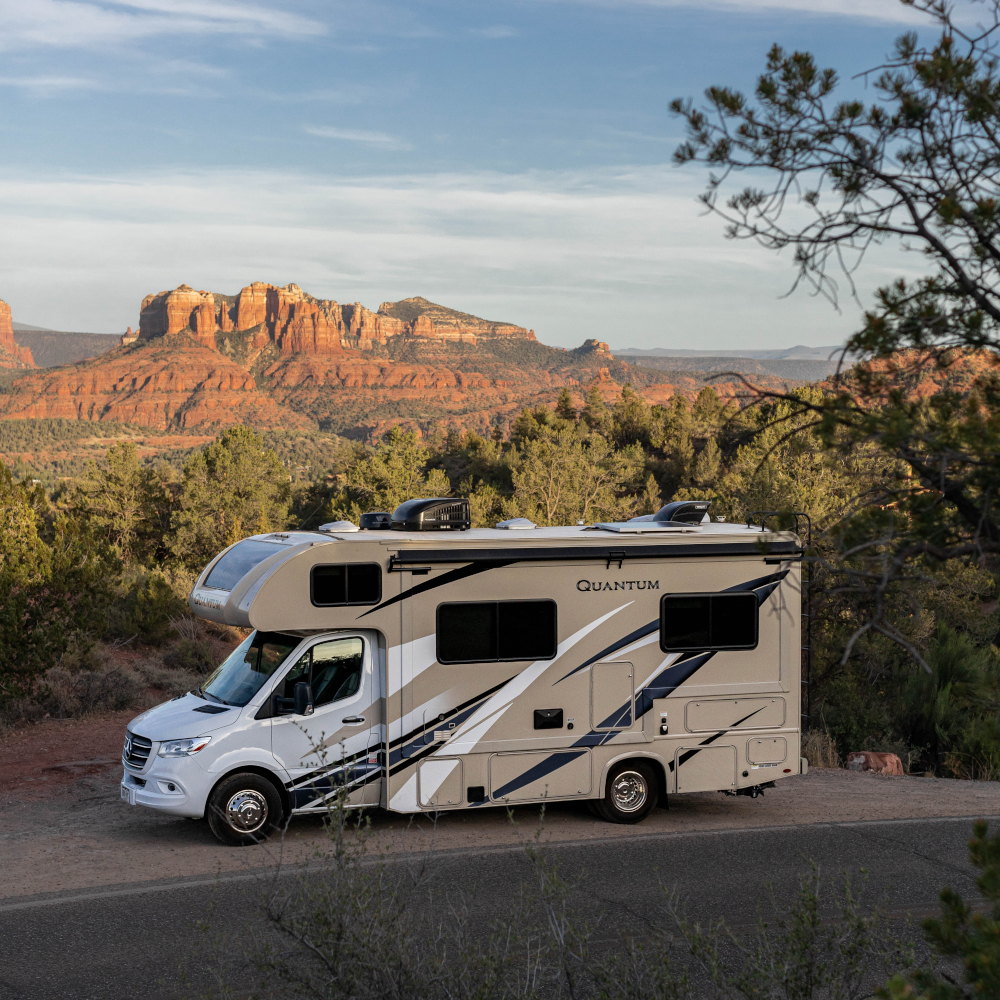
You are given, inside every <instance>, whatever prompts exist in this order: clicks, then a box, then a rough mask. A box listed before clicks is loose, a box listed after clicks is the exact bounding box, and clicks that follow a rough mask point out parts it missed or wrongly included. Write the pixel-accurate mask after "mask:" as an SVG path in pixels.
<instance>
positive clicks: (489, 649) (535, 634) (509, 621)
mask: <svg viewBox="0 0 1000 1000" xmlns="http://www.w3.org/2000/svg"><path fill="white" fill-rule="evenodd" d="M556 644H557V643H556V602H555V601H477V602H474V603H472V602H470V603H457V604H440V605H438V609H437V658H438V662H439V663H496V662H499V661H502V660H551V659H552V658H553V657H554V656H555V655H556Z"/></svg>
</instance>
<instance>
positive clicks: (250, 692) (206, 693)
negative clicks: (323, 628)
mask: <svg viewBox="0 0 1000 1000" xmlns="http://www.w3.org/2000/svg"><path fill="white" fill-rule="evenodd" d="M299 642H300V640H299V639H296V638H295V636H293V635H283V634H282V633H281V632H251V633H250V635H248V636H247V637H246V638H245V639H244V640H243V642H241V643H240V644H239V645H238V646H237V647H236V648H235V649H234V650H233V651H232V652H231V653H230V654H229V656H227V657H226V659H225V662H223V663H222V665H221V666H219V667H216V669H215V670H214V672H213V673H212V676H211V677H209V678H208V680H207V681H205V683H204V684H203V685H202V687H201V688H199V689H198V691H196V692H195V693H196V694H199V695H201V696H202V697H203V698H207V699H208V700H209V701H216V702H221V703H222V704H223V705H245V704H246V703H247V702H248V701H249V700H250V699H251V698H252V697H253V696H254V695H255V694H256V693H257V692H258V691H259V690H260V689H261V688H262V687H263V686H264V682H265V681H266V680H267V679H268V677H270V676H271V674H273V673H274V672H275V670H277V669H278V667H280V666H281V664H282V663H284V662H285V660H286V659H287V657H288V654H289V653H290V652H291V651H292V650H293V649H295V647H296V646H297V645H298V644H299Z"/></svg>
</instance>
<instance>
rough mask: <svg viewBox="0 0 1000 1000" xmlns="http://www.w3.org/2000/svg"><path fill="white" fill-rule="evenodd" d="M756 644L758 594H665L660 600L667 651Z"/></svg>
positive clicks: (662, 636)
mask: <svg viewBox="0 0 1000 1000" xmlns="http://www.w3.org/2000/svg"><path fill="white" fill-rule="evenodd" d="M756 645H757V597H756V595H755V594H664V596H663V598H662V599H661V601H660V648H661V649H662V650H663V651H664V652H666V653H688V652H701V651H705V650H715V649H753V648H754V647H756Z"/></svg>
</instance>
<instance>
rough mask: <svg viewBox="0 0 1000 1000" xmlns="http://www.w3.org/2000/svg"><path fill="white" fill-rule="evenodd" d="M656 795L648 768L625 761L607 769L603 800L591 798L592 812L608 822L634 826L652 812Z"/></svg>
mask: <svg viewBox="0 0 1000 1000" xmlns="http://www.w3.org/2000/svg"><path fill="white" fill-rule="evenodd" d="M658 794H659V790H658V788H657V785H656V778H655V776H654V773H653V769H652V767H651V766H650V765H649V764H645V763H643V762H642V761H626V762H625V763H622V764H616V765H615V766H614V767H613V768H612V769H611V771H610V773H609V774H608V783H607V785H606V786H605V788H604V798H603V799H595V800H594V804H593V809H594V812H595V813H596V814H597V815H598V816H600V817H601V819H605V820H607V821H608V822H609V823H638V822H639V821H640V820H643V819H645V818H646V817H647V816H648V815H649V814H650V813H651V812H652V811H653V808H654V807H655V805H656V799H657V796H658Z"/></svg>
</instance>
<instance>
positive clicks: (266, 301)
mask: <svg viewBox="0 0 1000 1000" xmlns="http://www.w3.org/2000/svg"><path fill="white" fill-rule="evenodd" d="M658 381H661V380H660V379H659V377H658V376H656V375H655V374H654V373H649V372H643V371H642V370H641V369H638V368H635V367H634V366H632V365H629V364H627V363H625V362H622V361H619V360H617V359H615V358H614V357H613V356H612V355H611V353H610V351H609V350H608V347H607V344H604V343H602V342H600V341H597V340H591V341H587V342H586V343H585V344H584V345H583V346H582V347H580V348H578V349H577V350H575V351H566V350H562V349H560V348H552V347H546V346H545V345H544V344H540V343H539V342H538V341H537V339H536V338H535V335H534V332H533V331H531V330H529V329H526V328H525V327H520V326H516V325H514V324H512V323H501V322H494V321H491V320H485V319H481V318H479V317H477V316H472V315H470V314H468V313H463V312H459V311H458V310H454V309H448V308H446V307H444V306H441V305H437V304H435V303H433V302H429V301H428V300H427V299H424V298H419V297H416V298H409V299H403V300H401V301H399V302H385V303H383V304H382V305H381V306H380V307H379V309H378V311H377V312H372V311H371V310H369V309H366V308H365V307H364V306H362V305H360V304H359V303H348V304H342V303H338V302H334V301H332V300H328V299H318V298H315V297H314V296H311V295H309V294H307V293H306V292H304V291H303V290H302V289H301V288H300V287H299V286H298V285H285V286H283V287H281V286H277V285H271V284H267V283H265V282H254V283H252V284H250V285H247V286H246V287H245V288H242V289H241V290H240V291H239V292H238V293H237V294H236V295H223V294H219V293H216V292H209V291H199V290H196V289H194V288H192V287H190V286H189V285H181V286H180V287H179V288H175V289H173V290H170V291H164V292H158V293H156V294H155V295H148V296H146V298H145V299H143V301H142V305H141V308H140V314H139V324H138V329H137V330H136V331H135V332H133V331H132V329H131V328H130V329H129V330H128V331H127V333H126V334H125V336H124V337H123V338H122V341H121V346H119V347H118V348H116V349H115V350H113V351H111V352H109V353H108V354H105V355H102V356H101V357H98V358H92V359H90V360H87V361H83V362H80V363H78V364H75V365H72V366H66V367H64V368H61V369H56V370H51V371H46V372H38V373H34V374H28V375H24V376H21V377H19V378H17V379H16V381H15V382H14V383H13V385H12V386H11V388H10V391H9V392H7V393H5V394H4V395H3V396H0V418H8V419H11V418H13V419H26V418H32V417H38V418H42V417H64V418H70V419H85V420H118V421H123V422H127V423H133V424H140V425H143V426H147V427H152V428H157V429H162V430H170V429H173V430H185V431H191V430H193V429H196V428H197V429H200V430H205V429H207V428H215V427H220V426H224V425H226V424H232V423H236V422H246V423H251V424H255V425H257V426H261V427H314V428H315V427H317V426H318V427H321V428H323V429H328V430H334V431H338V432H341V433H346V434H350V435H353V436H367V435H371V434H377V433H379V432H380V431H382V430H384V429H385V428H386V427H388V426H391V425H392V424H395V423H405V424H407V425H410V426H417V427H420V428H423V429H429V428H432V427H469V428H476V429H480V430H486V429H488V428H489V427H490V426H491V424H492V423H493V422H494V421H495V420H497V419H498V418H503V417H504V416H505V415H513V414H514V413H516V412H517V411H518V410H519V409H521V408H522V407H524V406H534V405H542V404H546V403H551V402H552V401H553V400H554V399H555V398H556V396H557V395H558V393H559V391H560V389H562V388H564V387H567V388H570V389H571V391H574V392H576V393H578V394H581V395H582V393H583V392H584V391H585V390H586V387H588V386H590V385H592V384H597V385H599V387H600V390H601V392H602V393H604V394H607V395H609V396H611V395H614V394H616V393H617V392H620V391H621V387H622V386H623V385H624V384H625V383H626V382H628V383H631V384H632V385H633V386H635V387H636V388H637V389H638V390H639V391H642V392H644V393H645V394H647V395H648V396H649V397H650V398H653V397H655V396H658V397H662V396H663V394H664V393H665V392H668V391H669V387H662V386H657V385H656V383H657V382H658Z"/></svg>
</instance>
